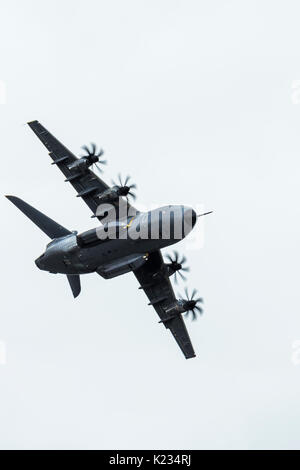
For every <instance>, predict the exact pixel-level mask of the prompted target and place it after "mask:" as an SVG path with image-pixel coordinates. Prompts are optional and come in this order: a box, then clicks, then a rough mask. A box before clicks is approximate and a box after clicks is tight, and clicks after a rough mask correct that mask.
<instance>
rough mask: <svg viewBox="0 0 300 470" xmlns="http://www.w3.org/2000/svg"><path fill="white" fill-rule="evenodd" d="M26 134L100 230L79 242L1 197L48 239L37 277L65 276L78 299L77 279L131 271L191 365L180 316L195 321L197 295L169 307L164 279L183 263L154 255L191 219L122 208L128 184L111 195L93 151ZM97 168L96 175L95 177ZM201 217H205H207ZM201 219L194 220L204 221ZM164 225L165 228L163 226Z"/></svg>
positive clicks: (38, 130)
mask: <svg viewBox="0 0 300 470" xmlns="http://www.w3.org/2000/svg"><path fill="white" fill-rule="evenodd" d="M28 125H29V127H30V128H31V129H32V130H33V132H34V133H35V134H36V135H37V137H38V138H39V139H40V140H41V142H42V143H43V144H44V145H45V146H46V148H47V149H48V151H49V155H50V157H51V158H52V160H53V162H52V164H53V165H56V166H58V168H59V169H60V170H61V171H62V173H63V174H64V175H65V177H66V179H65V181H68V182H70V183H71V184H72V186H73V187H74V188H75V190H76V191H77V197H80V198H82V199H83V200H84V201H85V202H86V204H87V205H88V206H89V208H90V209H91V210H92V213H93V215H92V217H95V218H97V219H98V220H99V221H100V222H101V225H100V226H98V227H97V228H95V229H91V230H88V231H86V232H83V233H81V234H78V233H77V232H75V231H70V230H67V229H66V228H64V227H63V226H62V225H60V224H58V223H57V222H55V221H54V220H52V219H50V218H49V217H47V216H46V215H44V214H42V213H41V212H40V211H38V210H37V209H35V208H34V207H32V206H30V205H29V204H27V203H26V202H24V201H23V200H21V199H19V198H17V197H15V196H6V197H7V198H8V199H9V200H10V201H11V202H12V203H13V204H14V205H15V206H17V207H18V208H19V209H20V210H21V211H22V212H23V213H24V214H25V215H26V216H27V217H29V219H31V220H32V222H34V223H35V224H36V225H37V226H38V227H39V228H40V229H41V230H42V231H43V232H44V233H46V235H48V236H49V237H50V239H51V241H50V243H48V245H47V247H46V250H45V252H44V253H43V254H42V255H41V256H40V257H39V258H37V259H36V261H35V263H36V265H37V267H38V268H39V269H42V270H45V271H49V272H50V273H62V274H66V275H67V278H68V281H69V284H70V287H71V289H72V292H73V295H74V297H77V296H78V295H79V293H80V291H81V285H80V277H79V276H80V274H85V273H92V272H96V273H98V274H99V275H100V276H102V277H103V278H105V279H110V278H113V277H115V276H119V275H121V274H124V273H127V272H130V271H132V272H133V273H134V275H135V276H136V278H137V280H138V282H139V284H140V287H139V288H140V289H143V290H144V292H145V293H146V295H147V297H148V299H149V301H150V302H149V305H152V306H153V307H154V308H155V310H156V312H157V313H158V316H159V317H160V323H162V324H163V325H164V326H165V327H166V328H167V329H169V330H170V331H171V333H172V334H173V336H174V338H175V340H176V341H177V343H178V345H179V347H180V349H181V350H182V352H183V354H184V356H185V358H186V359H189V358H192V357H195V352H194V349H193V346H192V343H191V340H190V337H189V334H188V332H187V329H186V326H185V323H184V320H183V317H182V314H183V313H184V312H185V314H186V315H188V314H189V313H191V314H192V319H195V318H196V315H197V314H199V313H200V314H201V313H202V309H201V307H200V306H199V305H198V303H201V302H202V299H201V298H195V296H196V290H194V291H193V292H192V294H191V295H190V296H189V294H188V291H187V289H185V294H186V298H185V299H176V297H175V294H174V291H173V288H172V285H171V283H170V279H169V277H170V276H172V275H173V274H174V277H175V276H176V275H177V273H178V274H180V275H181V277H184V276H183V275H182V273H181V271H188V268H187V267H185V266H183V265H184V263H185V262H186V258H185V257H183V258H182V259H179V255H178V253H176V252H175V255H174V257H171V256H170V255H167V260H168V262H164V261H163V258H162V254H161V251H160V249H161V248H164V247H166V246H169V245H172V244H174V243H176V242H178V241H179V240H181V239H183V238H184V237H185V236H186V235H187V234H188V233H189V232H190V231H191V230H192V229H193V227H194V225H195V223H196V221H197V217H198V216H197V215H196V213H195V211H194V210H193V209H191V208H190V207H186V206H164V207H161V208H159V209H155V210H152V211H149V212H139V211H138V210H136V209H135V208H134V207H133V205H132V204H130V203H129V201H128V200H129V197H131V198H132V199H133V200H134V199H135V194H134V192H133V190H134V189H135V188H136V186H135V185H134V184H129V177H127V178H126V179H125V180H124V181H123V182H122V179H121V176H120V175H119V180H118V182H117V183H113V185H112V186H111V187H110V186H108V185H107V184H106V183H105V182H104V181H103V180H102V179H101V178H100V177H99V175H98V174H99V172H102V169H101V168H100V167H99V166H97V163H98V164H104V163H106V162H105V161H104V160H101V157H102V154H103V151H102V150H100V151H98V152H97V150H96V146H95V144H92V146H91V148H88V147H87V146H85V147H83V149H84V151H85V152H86V154H85V155H83V156H81V157H80V158H77V157H76V156H75V155H73V153H71V152H70V151H69V150H68V149H67V148H66V147H65V146H64V145H63V144H61V143H60V142H59V141H58V140H57V139H56V138H55V137H54V136H53V135H52V134H50V132H48V130H47V129H45V127H44V126H42V125H41V124H40V123H39V122H38V121H32V122H29V123H28ZM94 165H95V166H96V167H97V170H98V171H97V172H96V171H95V170H94V171H92V169H94ZM208 213H209V212H207V213H206V214H208ZM206 214H200V215H206ZM166 221H167V223H165V222H166Z"/></svg>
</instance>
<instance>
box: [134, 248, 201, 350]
mask: <svg viewBox="0 0 300 470" xmlns="http://www.w3.org/2000/svg"><path fill="white" fill-rule="evenodd" d="M134 274H135V276H136V278H137V280H138V281H139V283H140V288H141V289H143V290H144V291H145V294H146V295H147V297H148V298H149V300H150V304H149V305H153V307H154V308H155V310H156V312H157V313H158V316H159V317H160V320H161V323H163V324H164V325H165V327H166V328H167V329H169V330H170V331H171V333H172V335H173V336H174V338H175V340H176V341H177V343H178V346H179V347H180V349H181V351H182V352H183V354H184V356H185V358H186V359H189V358H191V357H195V356H196V354H195V352H194V349H193V346H192V343H191V340H190V337H189V334H188V332H187V329H186V326H185V323H184V320H183V318H182V315H181V314H180V315H176V316H174V317H170V315H169V314H168V313H166V311H165V308H166V307H167V306H169V305H170V304H172V303H173V302H175V301H176V298H175V294H174V291H173V288H172V285H171V282H170V279H169V277H168V276H167V275H166V274H165V270H164V262H163V258H162V255H161V252H160V251H155V252H153V253H150V255H149V258H148V260H147V261H146V263H144V264H143V266H141V267H140V268H138V269H136V270H135V271H134Z"/></svg>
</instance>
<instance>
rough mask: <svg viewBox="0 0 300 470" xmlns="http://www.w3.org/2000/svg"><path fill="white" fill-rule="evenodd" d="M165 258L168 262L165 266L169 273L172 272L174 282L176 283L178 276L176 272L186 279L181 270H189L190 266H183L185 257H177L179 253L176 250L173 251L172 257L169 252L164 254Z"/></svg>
mask: <svg viewBox="0 0 300 470" xmlns="http://www.w3.org/2000/svg"><path fill="white" fill-rule="evenodd" d="M166 258H167V259H168V261H169V263H167V266H168V268H169V270H170V274H171V275H172V274H173V273H174V279H175V282H176V284H177V283H178V277H177V274H178V275H179V276H180V277H181V279H183V280H184V281H185V280H186V277H185V276H184V275H183V274H182V271H184V272H189V270H190V268H189V267H187V266H183V265H184V264H185V263H186V261H187V259H186V257H185V256H183V257H182V258H181V260H180V259H179V253H178V251H174V252H173V257H172V256H171V255H169V254H167V255H166Z"/></svg>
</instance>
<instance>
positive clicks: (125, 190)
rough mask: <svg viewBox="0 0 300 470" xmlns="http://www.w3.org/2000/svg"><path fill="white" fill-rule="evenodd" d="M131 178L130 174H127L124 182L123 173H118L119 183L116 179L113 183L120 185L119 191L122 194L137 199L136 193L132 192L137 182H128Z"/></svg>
mask: <svg viewBox="0 0 300 470" xmlns="http://www.w3.org/2000/svg"><path fill="white" fill-rule="evenodd" d="M129 180H130V176H129V175H127V176H126V178H125V180H124V182H122V177H121V174H120V173H119V175H118V183H115V181H112V184H113V185H114V186H117V187H118V193H119V195H120V196H124V197H127V198H128V196H130V197H132V199H133V200H135V199H136V195H135V193H133V192H132V189H136V188H137V186H136V184H128V183H129Z"/></svg>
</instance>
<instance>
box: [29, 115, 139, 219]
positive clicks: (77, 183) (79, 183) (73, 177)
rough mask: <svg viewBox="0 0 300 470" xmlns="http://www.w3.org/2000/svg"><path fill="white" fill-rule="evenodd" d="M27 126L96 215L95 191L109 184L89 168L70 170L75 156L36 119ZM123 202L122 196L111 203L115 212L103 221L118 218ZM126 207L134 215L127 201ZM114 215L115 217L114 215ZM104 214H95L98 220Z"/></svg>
mask: <svg viewBox="0 0 300 470" xmlns="http://www.w3.org/2000/svg"><path fill="white" fill-rule="evenodd" d="M28 125H29V127H30V128H31V129H32V130H33V132H34V133H35V134H36V135H37V137H38V138H39V139H40V141H41V142H42V143H43V144H44V145H45V147H46V148H47V149H48V150H49V155H50V157H51V158H52V160H53V164H55V165H56V166H58V168H59V169H60V170H61V171H62V173H63V174H64V175H65V176H66V180H65V181H68V182H70V183H71V185H72V186H73V188H75V190H76V191H77V196H78V197H81V198H82V199H83V200H84V202H85V203H86V204H87V205H88V206H89V208H90V209H91V211H92V212H93V214H94V215H96V212H97V209H98V206H99V202H98V197H97V196H96V193H97V192H98V193H99V192H103V191H105V190H106V189H108V188H109V186H108V185H107V184H106V183H105V182H104V181H103V180H102V179H101V178H99V176H97V175H95V174H94V173H93V172H92V171H91V170H89V169H87V170H85V172H84V173H79V172H78V170H77V171H76V170H70V169H69V165H70V164H71V163H73V162H75V161H76V160H77V157H75V155H74V154H73V153H72V152H70V150H68V149H67V148H66V147H65V146H64V145H63V144H62V143H61V142H59V140H57V138H56V137H54V136H53V135H52V134H50V132H49V131H48V130H47V129H45V127H44V126H42V124H40V123H39V122H38V121H32V122H28ZM122 201H123V203H124V204H125V201H124V200H123V199H122V198H119V200H118V201H116V202H113V203H111V204H112V205H113V206H114V208H115V214H111V216H109V215H107V214H106V215H105V222H109V221H110V220H115V219H116V218H117V219H119V213H120V209H121V207H120V204H121V203H122ZM127 209H131V212H132V215H134V208H133V207H131V206H130V205H129V204H128V203H127ZM115 216H116V217H115ZM103 217H104V216H97V218H98V219H99V220H101V219H103Z"/></svg>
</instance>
